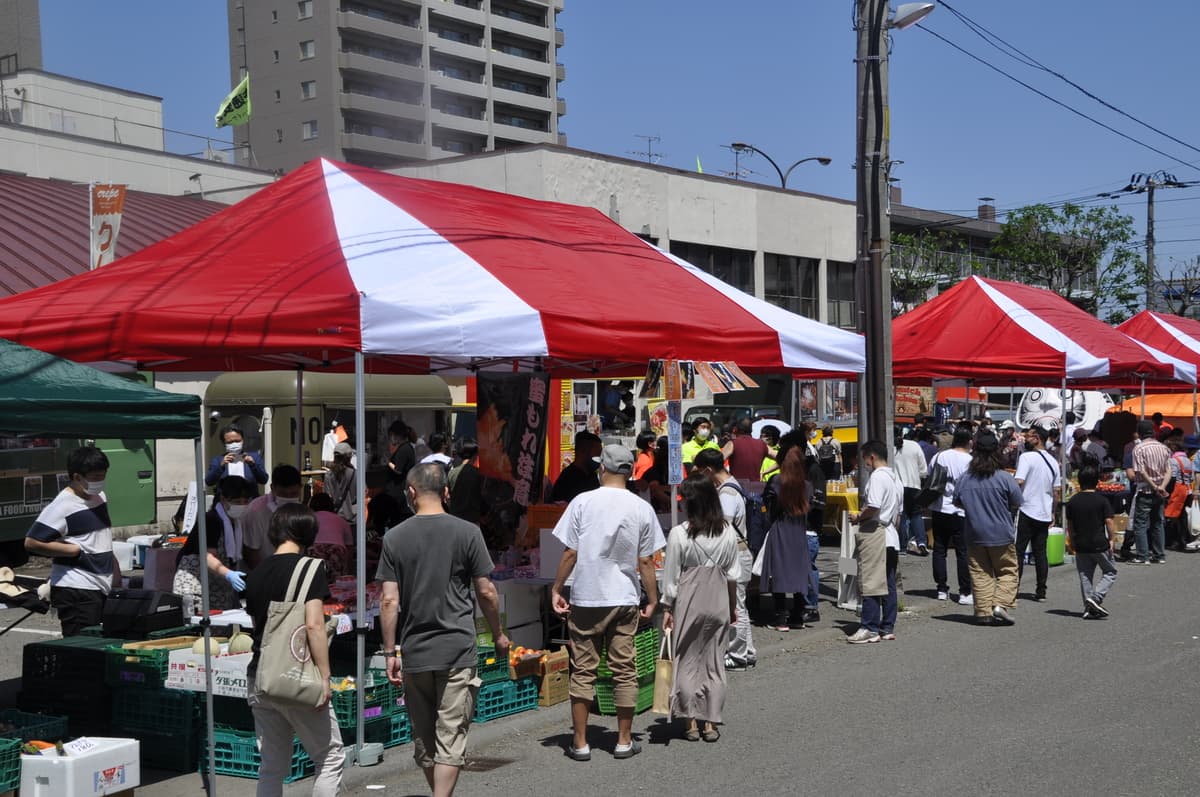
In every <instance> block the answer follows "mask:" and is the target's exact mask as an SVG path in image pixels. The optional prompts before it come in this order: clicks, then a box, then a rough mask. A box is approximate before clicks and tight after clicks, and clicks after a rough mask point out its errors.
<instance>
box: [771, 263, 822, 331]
mask: <svg viewBox="0 0 1200 797" xmlns="http://www.w3.org/2000/svg"><path fill="white" fill-rule="evenodd" d="M820 265H821V264H820V262H819V261H817V260H814V259H813V258H811V257H795V256H793V255H774V254H771V253H769V252H768V253H767V254H766V255H765V256H764V258H763V298H765V299H766V300H767V301H768V302H770V303H771V304H775V305H779V306H780V307H782V308H783V309H784V310H790V311H791V312H793V313H797V314H798V315H802V316H804V317H805V318H813V319H815V318H817V308H818V298H817V280H818V272H819V269H820Z"/></svg>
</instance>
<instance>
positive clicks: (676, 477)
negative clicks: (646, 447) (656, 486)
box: [667, 401, 683, 484]
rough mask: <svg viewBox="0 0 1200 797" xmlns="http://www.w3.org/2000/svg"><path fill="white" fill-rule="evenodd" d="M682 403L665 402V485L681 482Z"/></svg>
mask: <svg viewBox="0 0 1200 797" xmlns="http://www.w3.org/2000/svg"><path fill="white" fill-rule="evenodd" d="M682 419H683V403H682V402H679V401H668V402H667V484H680V483H682V482H683V423H682Z"/></svg>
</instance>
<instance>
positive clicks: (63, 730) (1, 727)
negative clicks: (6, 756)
mask: <svg viewBox="0 0 1200 797" xmlns="http://www.w3.org/2000/svg"><path fill="white" fill-rule="evenodd" d="M0 738H5V739H20V740H21V741H22V742H28V741H30V740H32V739H38V740H40V741H43V742H60V741H66V739H67V718H66V717H52V716H49V715H47V714H32V713H28V712H25V711H18V710H17V709H15V708H9V709H5V710H3V711H0Z"/></svg>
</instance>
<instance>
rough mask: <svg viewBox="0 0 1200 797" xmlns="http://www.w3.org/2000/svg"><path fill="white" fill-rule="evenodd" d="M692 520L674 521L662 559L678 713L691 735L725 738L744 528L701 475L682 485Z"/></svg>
mask: <svg viewBox="0 0 1200 797" xmlns="http://www.w3.org/2000/svg"><path fill="white" fill-rule="evenodd" d="M680 493H681V494H682V496H683V503H684V511H685V513H686V514H687V520H686V521H685V522H683V523H681V524H679V525H678V526H676V527H675V528H673V529H671V532H670V534H669V535H668V537H667V549H666V555H665V561H664V564H663V594H662V603H663V606H664V608H665V614H664V616H663V629H664V630H667V631H670V632H671V636H672V639H673V641H674V652H675V668H674V669H675V683H674V685H673V687H672V690H671V715H672V716H673V717H685V718H686V719H687V733H686V736H687V739H688V740H689V741H699V740H700V738H701V731H700V728H699V723H700V722H703V723H704V731H703V738H704V741H706V742H715V741H717V739H719V738H721V733H720V731H718V730H717V725H719V724H720V723H721V721H722V720H721V711H722V709H723V708H724V706H725V686H726V681H725V650H726V648H727V647H728V645H729V639H730V637H731V636H732V633H733V625H734V623H736V622H737V580H738V575H739V574H740V572H741V567H740V565H739V564H738V549H737V544H738V538H737V533H736V532H735V531H734V529H733V526H731V525H730V524H729V523H728V522H726V520H725V515H724V514H723V513H722V511H721V499H720V498H719V497H718V495H717V488H716V487H715V486H713V483H712V481H711V480H710V479H709V478H708V477H707V476H702V475H699V474H697V475H695V476H692V477H690V478H689V479H688V480H687V481H685V482H684V483H683V484H682V485H681V487H680Z"/></svg>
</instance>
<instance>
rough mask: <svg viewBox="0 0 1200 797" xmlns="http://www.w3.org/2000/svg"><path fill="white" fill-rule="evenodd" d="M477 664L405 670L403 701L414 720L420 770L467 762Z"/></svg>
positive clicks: (415, 743) (414, 756)
mask: <svg viewBox="0 0 1200 797" xmlns="http://www.w3.org/2000/svg"><path fill="white" fill-rule="evenodd" d="M479 683H480V681H479V679H478V678H476V677H475V668H474V667H460V668H459V669H456V670H434V671H432V672H406V673H404V702H405V704H406V705H407V706H408V718H409V721H411V722H412V734H413V759H414V760H415V761H416V762H417V766H419V767H420V768H421V769H429V768H430V767H432V766H433V765H434V764H448V765H450V766H452V767H461V766H462V765H463V764H464V763H465V762H466V753H467V728H469V727H470V725H471V717H472V716H474V714H475V695H476V693H477V692H478V691H479Z"/></svg>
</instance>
